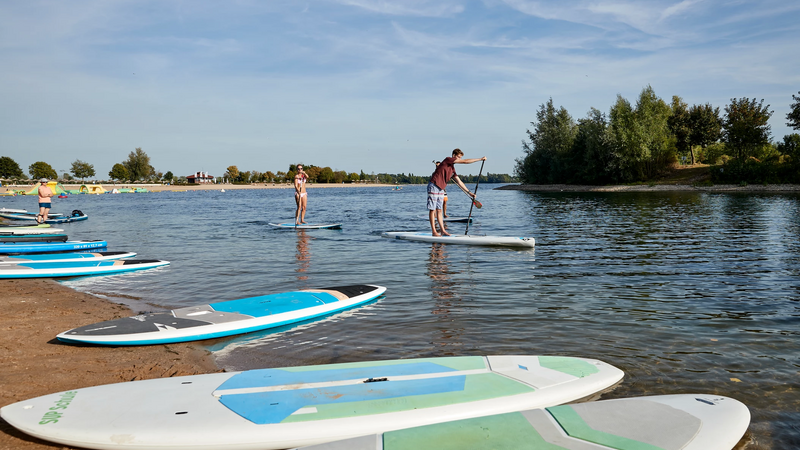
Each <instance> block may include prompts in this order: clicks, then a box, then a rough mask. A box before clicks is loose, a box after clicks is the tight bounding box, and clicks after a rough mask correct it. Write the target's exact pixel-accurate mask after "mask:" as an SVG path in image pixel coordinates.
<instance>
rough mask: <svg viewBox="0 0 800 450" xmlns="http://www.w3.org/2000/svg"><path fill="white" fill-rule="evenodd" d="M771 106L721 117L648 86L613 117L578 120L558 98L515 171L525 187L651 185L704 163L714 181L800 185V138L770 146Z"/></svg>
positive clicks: (743, 102) (795, 116)
mask: <svg viewBox="0 0 800 450" xmlns="http://www.w3.org/2000/svg"><path fill="white" fill-rule="evenodd" d="M798 94H800V92H798ZM792 98H793V100H794V103H792V105H791V111H790V112H789V113H788V114H787V115H786V118H787V120H788V122H787V125H789V126H790V127H792V128H793V129H795V130H798V129H800V96H795V95H792ZM769 108H770V105H764V100H761V101H756V99H749V98H739V99H736V98H733V99H731V102H730V104H728V105H726V106H725V108H724V114H722V115H721V114H720V109H719V107H714V106H713V105H711V104H710V103H706V104H702V105H693V106H691V107H689V106H688V105H687V104H686V103H685V102H684V101H683V99H681V97H679V96H673V97H672V101H671V103H669V104H668V103H666V102H665V101H664V100H662V99H661V98H659V97H658V96H656V94H655V92H654V90H653V88H652V87H651V86H647V87H646V88H644V89H643V90H642V92H641V93H640V95H639V98H638V99H637V101H636V103H635V104H631V102H629V101H628V100H626V99H625V98H623V97H622V96H620V95H618V96H617V101H616V103H615V104H614V105H612V106H611V108H610V110H609V112H608V114H605V113H603V112H601V111H599V110H597V109H595V108H591V109H590V110H589V113H588V115H587V116H586V117H585V118H582V119H579V120H578V121H577V122H576V121H575V120H574V119H573V118H572V116H570V114H569V113H568V112H567V110H566V109H565V108H564V107H560V108H556V107H555V105H554V104H553V99H552V98H551V99H550V100H549V101H548V102H547V103H544V104H542V105H540V107H539V110H538V111H537V113H536V121H535V122H531V125H532V129H528V130H526V133H527V135H528V140H523V142H522V148H523V152H524V154H525V155H524V156H523V157H521V158H518V159H517V160H516V165H515V169H514V172H515V175H517V176H518V177H519V179H520V181H522V182H523V183H526V184H595V185H599V184H614V183H631V182H641V181H650V180H653V179H657V178H658V177H659V176H662V175H664V174H666V173H668V172H669V171H670V170H671V169H672V168H674V167H675V166H676V165H677V164H679V163H681V162H683V163H689V164H695V163H696V162H702V163H706V164H709V165H712V166H714V167H712V169H711V176H712V181H714V182H738V183H743V182H748V183H798V182H800V135H798V134H797V133H793V134H790V135H787V136H784V138H783V140H782V141H781V142H774V143H773V142H771V129H770V125H769V123H768V120H769V119H770V117H771V116H772V114H773V111H771V110H770V109H769Z"/></svg>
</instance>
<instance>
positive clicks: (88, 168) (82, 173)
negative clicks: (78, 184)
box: [70, 159, 95, 181]
mask: <svg viewBox="0 0 800 450" xmlns="http://www.w3.org/2000/svg"><path fill="white" fill-rule="evenodd" d="M70 172H72V175H74V176H75V177H77V178H80V179H81V181H83V179H84V178H89V177H93V176H94V175H95V172H94V166H93V165H91V164H89V163H87V162H84V161H81V160H80V159H76V160H75V162H73V163H72V169H70Z"/></svg>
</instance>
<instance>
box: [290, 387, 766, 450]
mask: <svg viewBox="0 0 800 450" xmlns="http://www.w3.org/2000/svg"><path fill="white" fill-rule="evenodd" d="M749 423H750V411H748V409H747V406H745V405H744V404H742V403H740V402H738V401H736V400H734V399H732V398H728V397H722V396H719V395H706V394H691V395H690V394H683V395H659V396H653V397H638V398H626V399H617V400H603V401H599V402H589V403H577V404H573V405H562V406H554V407H550V408H545V409H531V410H527V411H521V412H513V413H506V414H499V415H493V416H486V417H478V418H475V419H466V420H458V421H453V422H446V423H439V424H435V425H426V426H422V427H415V428H408V429H405V430H397V431H389V432H386V433H383V434H378V435H369V436H362V437H358V438H353V439H348V440H344V441H336V442H330V443H327V444H321V445H313V446H310V447H303V450H401V449H403V450H406V449H429V448H430V449H434V448H435V449H436V450H485V449H530V450H555V449H563V450H602V449H625V450H628V449H630V450H659V449H661V450H730V449H731V448H733V446H735V445H736V443H737V442H739V439H741V437H742V436H743V435H744V433H745V431H747V426H748V425H749Z"/></svg>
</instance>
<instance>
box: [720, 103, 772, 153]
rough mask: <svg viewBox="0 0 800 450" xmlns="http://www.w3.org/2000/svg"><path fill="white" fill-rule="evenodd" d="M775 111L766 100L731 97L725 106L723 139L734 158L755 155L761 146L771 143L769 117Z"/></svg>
mask: <svg viewBox="0 0 800 450" xmlns="http://www.w3.org/2000/svg"><path fill="white" fill-rule="evenodd" d="M772 113H773V111H770V110H769V105H766V106H764V100H763V99H762V100H761V102H759V103H756V99H748V98H745V97H743V98H740V99H735V98H732V99H731V103H730V105H728V106H726V107H725V119H724V120H723V122H722V130H723V131H722V141H723V142H725V144H727V146H728V148H729V149H730V150H731V151H732V152H733V156H734V158H736V159H738V160H740V161H742V160H745V159H747V158H748V157H750V156H754V155H755V154H756V152H757V151H759V150H760V149H761V147H763V146H765V145H767V144H769V141H770V135H771V131H770V125H769V123H768V121H769V118H770V117H772Z"/></svg>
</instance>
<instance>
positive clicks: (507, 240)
mask: <svg viewBox="0 0 800 450" xmlns="http://www.w3.org/2000/svg"><path fill="white" fill-rule="evenodd" d="M381 236H383V237H385V238H390V239H401V240H405V241H417V242H431V243H442V244H462V245H488V246H499V247H524V248H532V247H533V246H534V245H536V241H535V239H534V238H532V237H507V236H475V235H463V234H451V235H450V236H431V233H425V232H415V231H412V232H406V231H387V232H385V233H382V234H381Z"/></svg>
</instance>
